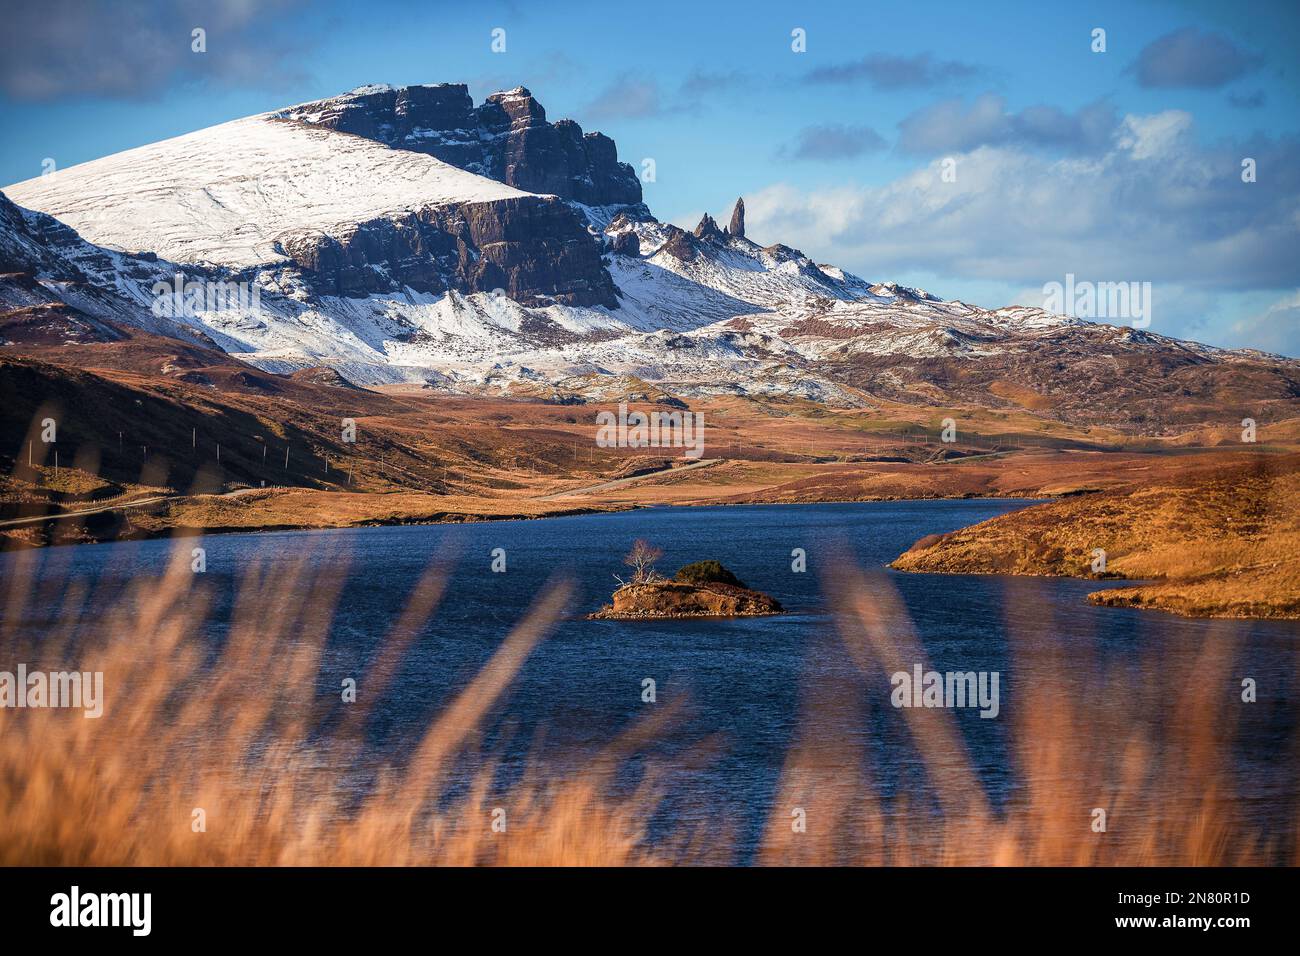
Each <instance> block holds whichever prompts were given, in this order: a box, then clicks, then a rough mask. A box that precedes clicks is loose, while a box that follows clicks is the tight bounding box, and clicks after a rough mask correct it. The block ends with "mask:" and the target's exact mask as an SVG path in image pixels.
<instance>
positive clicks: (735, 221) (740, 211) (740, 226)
mask: <svg viewBox="0 0 1300 956" xmlns="http://www.w3.org/2000/svg"><path fill="white" fill-rule="evenodd" d="M727 232H728V233H729V234H730V235H733V236H744V235H745V200H744V198H743V197H742V198H740V199H737V200H736V208H735V209H733V210H731V225H730V226H728V227H727Z"/></svg>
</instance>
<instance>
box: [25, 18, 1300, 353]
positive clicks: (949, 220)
mask: <svg viewBox="0 0 1300 956" xmlns="http://www.w3.org/2000/svg"><path fill="white" fill-rule="evenodd" d="M1081 6H1082V5H1075V4H1068V5H1066V4H1060V5H1056V4H1041V3H1028V2H1026V3H978V4H975V3H969V2H953V3H887V2H870V3H867V2H851V3H810V4H802V5H799V4H791V3H788V2H785V3H771V2H762V0H757V2H746V3H700V2H693V3H689V2H675V0H656V2H655V3H653V4H645V5H635V4H611V3H609V2H608V0H605V2H592V3H586V2H567V3H566V2H553V3H547V4H544V5H530V4H522V3H520V4H510V3H504V4H494V3H490V2H489V3H476V4H464V3H454V4H453V3H436V2H434V3H428V2H425V3H398V2H371V3H367V4H355V3H317V4H311V3H306V2H290V0H271V2H262V3H253V2H251V0H225V2H216V3H211V2H197V0H180V2H173V3H168V4H161V3H152V2H141V3H134V4H115V5H107V4H105V5H96V4H94V3H86V2H76V0H52V2H46V3H40V4H35V3H33V4H21V3H20V4H19V5H18V6H17V7H15V8H14V9H13V12H12V13H10V14H7V20H8V27H9V29H8V31H7V34H6V36H5V38H4V39H0V125H2V127H3V129H4V130H5V136H4V137H3V140H0V182H3V183H9V182H15V181H19V180H22V179H26V178H29V177H31V176H34V175H38V174H39V173H40V172H41V164H42V162H43V161H44V160H45V159H46V158H50V159H53V160H54V161H55V162H56V163H57V164H58V166H59V167H66V166H69V165H73V164H75V163H78V162H83V161H86V160H89V159H93V158H96V157H98V156H102V155H107V154H109V153H113V152H116V151H119V150H122V149H127V148H130V147H132V146H137V145H141V144H143V143H148V142H152V141H155V140H158V139H163V138H166V137H168V136H173V135H177V134H180V133H184V132H188V131H190V130H194V129H199V128H202V127H204V126H209V125H212V124H214V123H218V122H222V121H224V120H228V119H234V118H237V117H240V116H245V115H248V114H250V113H256V112H262V111H265V110H269V109H273V108H276V107H279V106H283V105H287V104H290V103H295V102H301V101H305V100H310V99H314V98H318V97H322V96H328V95H332V94H335V93H338V92H341V91H344V90H347V89H350V88H353V87H355V86H359V85H362V84H365V83H374V82H384V83H392V84H397V85H400V84H407V83H432V82H442V81H456V82H467V83H469V84H470V90H471V93H473V94H474V96H475V99H476V100H478V99H481V98H482V97H483V96H484V95H485V94H487V93H489V92H492V91H493V90H496V89H500V88H507V87H510V86H514V85H517V84H522V85H525V86H528V87H529V88H530V89H531V90H532V91H533V93H534V94H535V95H536V96H537V97H538V99H539V100H541V102H542V103H543V104H544V105H545V107H546V109H547V113H548V115H549V117H550V118H551V119H558V118H560V117H564V116H568V117H572V118H573V119H576V120H577V121H578V122H579V123H581V124H582V125H583V127H584V128H585V129H588V130H592V129H600V130H602V131H604V132H606V133H608V134H609V135H611V136H613V137H614V139H615V140H616V141H617V143H618V147H619V154H620V157H621V158H623V159H624V160H626V161H628V162H631V163H633V164H634V165H635V166H637V167H638V168H640V164H641V161H642V160H643V159H644V158H647V157H648V158H653V159H654V160H655V167H656V181H655V182H651V183H646V184H645V193H646V201H647V202H648V203H649V205H650V207H651V208H652V209H653V210H654V212H655V213H656V214H657V215H658V216H659V217H660V218H661V219H668V220H671V221H674V222H678V223H680V224H683V225H691V224H693V223H694V221H695V220H696V219H698V217H699V215H700V214H701V213H702V212H705V211H708V212H711V213H713V214H714V215H715V216H719V217H720V216H723V215H725V214H727V213H728V212H729V210H730V206H731V203H732V202H733V201H734V199H735V197H736V196H738V195H744V196H745V197H746V203H747V205H748V206H749V213H750V214H749V219H750V234H751V236H752V237H753V238H755V239H756V240H758V241H760V242H765V243H769V242H785V243H787V244H789V245H794V246H797V247H799V248H801V249H803V250H804V251H806V252H808V253H809V254H810V255H813V256H814V257H815V258H817V259H818V260H820V261H827V262H832V263H835V264H837V265H841V266H843V267H845V268H847V269H850V270H851V271H854V272H857V273H858V274H860V275H863V276H864V277H866V278H870V279H874V280H895V281H901V282H906V283H910V284H918V285H922V286H924V287H926V288H929V289H930V290H931V291H934V292H936V293H938V294H940V295H943V296H944V297H948V298H962V299H965V300H967V301H971V302H975V303H977V304H980V305H984V306H989V307H996V306H999V305H1004V304H1007V303H1010V302H1013V301H1015V302H1024V303H1027V304H1041V298H1042V293H1041V289H1042V286H1043V284H1044V283H1046V282H1050V281H1061V280H1062V279H1063V278H1064V275H1065V274H1066V273H1067V272H1071V273H1074V274H1075V275H1076V276H1077V277H1078V278H1080V279H1093V280H1095V281H1123V280H1132V281H1150V282H1151V283H1152V285H1153V322H1152V326H1151V328H1152V330H1153V331H1157V332H1163V333H1167V334H1173V335H1180V336H1185V337H1192V338H1196V339H1199V340H1201V341H1207V342H1211V343H1213V344H1219V345H1230V346H1252V347H1258V348H1266V349H1271V350H1274V351H1282V352H1285V353H1287V354H1291V355H1297V354H1300V255H1297V253H1296V250H1297V248H1300V242H1298V241H1297V240H1298V239H1300V236H1298V235H1297V233H1298V232H1300V79H1298V76H1297V72H1296V71H1297V66H1296V51H1297V49H1300V6H1298V5H1297V4H1295V3H1293V2H1277V3H1264V2H1238V3H1233V4H1223V3H1218V4H1216V3H1191V2H1188V3H1171V2H1133V0H1124V2H1117V3H1093V4H1089V5H1087V9H1086V10H1084V9H1081V8H1080V7H1081ZM195 26H199V27H203V28H204V29H206V31H207V47H208V49H207V52H206V53H204V54H195V53H192V52H191V50H190V31H191V29H192V28H193V27H195ZM498 27H499V28H502V29H504V30H505V31H506V50H505V52H504V53H494V52H492V49H491V31H492V30H493V29H494V28H498ZM1098 27H1100V28H1102V29H1104V30H1105V31H1106V50H1105V52H1104V53H1094V52H1093V51H1092V50H1091V48H1090V47H1091V44H1092V42H1093V40H1092V31H1093V30H1094V28H1098ZM796 28H799V29H802V30H804V31H806V37H807V41H806V52H802V53H796V52H794V51H793V50H792V49H791V46H792V40H791V31H792V30H794V29H796ZM1244 157H1251V158H1254V159H1255V160H1256V163H1257V180H1256V182H1254V183H1249V184H1247V183H1243V182H1241V178H1240V169H1239V164H1240V161H1241V159H1242V158H1244ZM945 159H947V160H952V163H953V168H955V169H956V171H957V176H956V182H953V183H948V182H943V181H942V180H941V177H940V175H939V173H940V170H941V169H942V163H943V161H944V160H945Z"/></svg>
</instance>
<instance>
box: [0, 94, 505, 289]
mask: <svg viewBox="0 0 1300 956" xmlns="http://www.w3.org/2000/svg"><path fill="white" fill-rule="evenodd" d="M5 193H6V194H7V195H8V196H9V198H10V199H12V200H13V201H14V202H16V203H17V204H18V205H20V206H24V207H26V208H28V209H38V210H40V211H41V212H44V213H47V214H49V215H51V216H54V217H55V218H56V219H58V220H60V221H61V222H64V223H66V224H68V225H69V226H71V227H72V228H74V229H76V230H77V231H78V232H79V233H81V235H82V237H83V238H85V239H87V240H89V241H90V242H93V243H96V244H98V245H101V246H105V247H107V248H110V249H120V250H123V251H126V252H154V253H157V254H158V255H160V256H163V257H165V258H167V259H170V260H172V261H173V262H179V263H186V264H189V263H193V264H209V265H217V266H225V267H228V268H232V269H244V268H248V267H250V266H265V265H269V264H274V263H277V262H283V261H285V260H286V256H285V254H284V249H283V247H284V244H285V242H286V240H291V239H293V238H295V237H298V236H302V235H305V234H309V233H324V234H327V235H335V234H342V233H345V232H346V231H347V230H349V229H350V228H351V227H353V226H355V225H356V224H357V223H361V222H366V221H368V220H372V219H380V218H388V217H393V216H396V215H399V214H402V213H414V212H418V211H419V210H421V209H424V208H427V207H429V206H437V205H444V204H448V203H460V202H483V201H489V200H495V199H507V198H512V197H518V196H523V195H526V194H525V193H522V192H520V191H519V190H517V189H513V188H511V187H510V186H506V185H505V184H503V183H499V182H496V181H495V180H492V179H486V178H484V177H482V176H476V175H474V174H473V173H469V172H466V171H464V170H462V169H457V168H456V167H455V166H449V165H448V164H446V163H444V162H441V161H440V160H437V159H434V158H433V157H432V156H427V155H425V154H424V153H413V152H407V151H405V150H395V149H389V148H388V147H386V146H383V145H380V144H379V143H376V142H374V141H372V140H368V139H363V138H362V137H360V136H350V135H348V134H346V133H337V132H334V131H333V130H328V129H322V128H319V127H315V126H309V125H305V124H300V123H294V122H291V121H286V120H275V119H272V118H271V117H270V115H269V114H266V115H262V116H251V117H248V118H246V119H241V120H235V121H234V122H231V123H222V124H221V125H219V126H213V127H210V128H208V129H202V130H199V131H198V132H195V133H189V134H187V135H185V136H177V137H176V138H174V139H168V140H164V141H162V142H160V143H153V144H151V145H149V146H141V147H139V148H138V149H131V150H127V151H126V152H123V153H116V154H114V155H112V156H106V157H105V158H103V159H97V160H94V161H92V162H89V163H82V164H81V165H79V166H73V167H70V168H68V169H61V170H58V171H57V172H55V173H53V174H52V175H48V176H40V177H37V178H36V179H28V180H26V181H25V182H21V183H15V184H14V185H12V186H8V187H6V188H5Z"/></svg>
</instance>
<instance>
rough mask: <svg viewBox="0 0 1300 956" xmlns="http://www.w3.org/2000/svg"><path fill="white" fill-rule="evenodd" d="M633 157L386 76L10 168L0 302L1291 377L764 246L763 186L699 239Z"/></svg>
mask: <svg viewBox="0 0 1300 956" xmlns="http://www.w3.org/2000/svg"><path fill="white" fill-rule="evenodd" d="M439 124H442V125H439ZM435 152H436V153H438V155H433V153H435ZM440 157H441V158H440ZM456 163H462V164H463V166H457V165H456ZM631 175H632V174H631V170H630V167H627V166H626V164H622V163H619V162H618V161H617V155H616V152H615V151H614V145H613V142H612V140H609V139H608V138H607V137H603V136H601V135H600V134H597V133H586V134H584V133H582V131H581V129H580V128H579V127H577V125H576V124H572V123H569V122H568V121H564V120H561V121H559V122H557V123H554V124H551V123H549V122H547V121H546V119H545V114H544V111H543V110H542V109H541V106H540V104H538V103H536V101H535V100H534V99H533V98H532V96H531V94H528V93H527V91H526V90H523V89H522V88H520V89H516V90H512V91H509V92H507V93H503V94H495V95H494V96H493V97H489V98H488V101H487V102H485V103H484V104H483V105H482V106H479V107H474V106H473V105H472V103H471V101H470V100H469V98H468V94H467V93H466V92H465V90H464V88H463V87H459V86H452V85H439V86H430V87H412V88H404V89H401V90H395V89H392V88H387V87H369V88H363V89H361V90H357V91H353V92H352V93H350V94H345V95H343V96H341V97H335V98H332V99H330V100H325V101H320V102H319V103H316V104H304V105H303V106H301V107H294V108H290V109H289V110H285V111H281V112H280V113H275V114H272V113H268V114H263V115H260V116H254V117H249V118H247V119H243V120H237V121H235V122H231V123H225V124H222V125H220V126H215V127H212V128H210V129H206V130H200V131H198V132H196V133H191V134H188V135H186V136H180V137H177V138H175V139H171V140H166V141H164V142H161V143H155V144H153V145H150V146H145V147H141V148H139V149H134V150H130V151H127V152H124V153H120V154H117V155H114V156H109V157H106V158H104V159H100V160H96V161H94V162H90V163H85V164H83V165H81V166H75V167H71V168H69V169H64V170H60V171H58V172H57V173H55V174H54V175H51V176H47V177H42V178H40V179H33V180H28V181H26V182H23V183H19V184H16V185H15V186H11V187H8V188H7V189H6V190H5V192H6V193H7V194H8V195H9V197H10V198H11V199H12V200H13V201H14V202H15V203H17V204H18V205H20V206H23V207H27V209H28V210H29V211H26V212H24V211H22V210H18V209H16V208H15V207H8V211H7V212H5V209H4V208H3V207H2V206H0V212H4V215H3V216H0V259H3V260H4V261H3V262H0V265H3V266H4V269H2V270H0V271H7V272H8V273H9V275H8V276H6V277H0V310H3V308H4V307H6V306H7V307H9V308H11V309H19V308H21V309H30V308H32V307H34V306H37V305H41V304H42V303H46V302H49V301H54V302H63V303H66V304H68V305H69V306H71V307H73V308H75V309H79V310H81V312H82V313H85V314H86V315H90V316H92V317H94V316H98V317H101V318H106V319H112V320H113V321H117V322H123V323H126V324H135V325H139V326H141V327H143V328H147V329H150V330H151V331H156V332H162V333H163V334H169V335H178V336H182V337H188V338H192V339H195V340H199V341H204V342H212V343H215V344H216V345H217V346H218V347H220V348H222V349H224V350H225V351H227V352H230V353H233V354H237V355H238V356H239V357H240V358H241V359H243V360H245V361H247V362H250V363H252V364H255V365H257V366H259V367H261V368H264V369H266V370H269V371H274V372H292V371H294V370H297V369H301V368H306V367H312V366H321V365H328V366H332V367H334V368H336V369H338V370H339V371H340V372H342V373H343V374H344V375H345V376H346V377H347V378H348V379H349V380H351V381H353V382H357V383H361V384H370V385H377V384H384V383H399V382H410V383H424V384H428V385H430V386H431V387H434V388H439V389H450V390H457V391H463V392H490V393H499V392H518V393H521V394H548V392H547V389H550V390H552V392H554V393H557V394H558V393H564V392H565V391H566V390H571V391H573V392H574V393H575V394H579V395H589V396H599V395H603V394H605V393H606V392H608V390H609V388H612V387H615V384H616V383H619V382H626V381H642V382H649V383H652V384H654V385H657V386H660V387H662V388H664V389H666V390H668V391H671V392H674V393H676V394H679V395H686V396H690V395H698V394H716V393H734V394H748V395H786V396H799V397H803V398H808V399H812V400H816V401H823V402H828V403H834V404H860V403H863V402H866V401H871V400H873V396H874V397H880V396H888V397H894V398H899V400H908V401H912V400H917V395H923V396H925V397H927V400H935V401H938V400H939V398H938V397H936V396H940V397H941V396H943V395H947V396H948V397H950V398H963V397H965V396H967V395H975V396H976V400H979V401H984V402H986V403H988V402H999V401H1004V399H1003V398H1002V397H1001V396H1003V395H1008V394H1013V393H1016V390H1017V389H1020V390H1023V389H1024V388H1026V387H1027V388H1030V389H1031V390H1033V389H1036V390H1038V391H1039V392H1044V393H1046V392H1052V391H1053V390H1058V391H1062V393H1063V394H1064V391H1067V390H1069V389H1073V392H1070V395H1069V396H1066V397H1064V398H1061V399H1060V400H1059V401H1060V403H1061V404H1062V405H1063V406H1070V407H1072V408H1073V404H1072V403H1075V402H1076V397H1077V396H1076V395H1075V393H1078V395H1081V396H1084V397H1083V398H1078V403H1079V404H1078V409H1079V410H1078V411H1072V412H1071V414H1075V415H1076V416H1079V417H1086V415H1087V411H1086V407H1085V404H1083V403H1085V399H1086V395H1087V389H1090V388H1095V387H1104V388H1111V387H1114V388H1119V389H1121V390H1122V389H1123V388H1126V387H1128V382H1127V380H1126V378H1125V376H1130V377H1131V374H1151V375H1157V376H1165V377H1167V378H1170V379H1171V380H1172V379H1173V378H1176V376H1178V375H1185V376H1190V377H1195V376H1200V378H1199V379H1197V381H1196V382H1193V383H1192V384H1190V385H1189V384H1187V383H1181V384H1180V385H1179V387H1180V388H1183V389H1184V390H1187V389H1191V390H1192V391H1195V389H1196V388H1201V387H1202V385H1203V386H1204V388H1205V390H1206V394H1207V395H1208V394H1211V393H1214V390H1215V389H1216V388H1222V382H1221V381H1220V380H1218V379H1216V378H1215V376H1216V374H1217V373H1216V372H1215V369H1222V368H1227V367H1235V365H1238V364H1240V363H1245V362H1250V363H1254V364H1255V365H1257V366H1260V367H1261V368H1262V367H1267V374H1266V375H1265V378H1268V380H1269V381H1270V382H1277V381H1282V380H1283V379H1284V380H1285V381H1288V382H1289V381H1291V379H1292V377H1294V376H1295V374H1296V366H1297V363H1295V362H1292V361H1290V360H1284V359H1280V358H1278V357H1270V356H1260V355H1258V354H1251V355H1247V354H1246V353H1233V352H1226V351H1223V350H1219V349H1213V348H1209V347H1207V346H1200V345H1196V344H1194V343H1186V342H1179V341H1178V340H1174V339H1170V338H1166V337H1163V336H1159V335H1156V334H1153V333H1150V332H1148V331H1144V330H1137V329H1131V328H1115V327H1110V326H1101V325H1097V324H1094V323H1090V322H1085V321H1082V320H1079V319H1073V318H1068V317H1063V316H1057V315H1052V314H1050V313H1046V312H1043V311H1042V310H1039V309H1032V308H1028V307H1021V306H1012V307H1008V308H1004V309H999V310H996V311H989V310H985V309H981V308H979V307H977V306H973V305H970V304H967V303H963V302H959V301H945V300H943V299H941V298H939V297H938V296H935V295H932V294H930V293H928V292H925V291H924V290H920V289H913V288H908V287H905V286H900V285H897V284H894V283H889V282H872V281H868V280H865V279H862V278H859V277H857V276H854V275H852V274H851V273H848V272H845V271H844V270H842V269H839V268H837V267H835V266H831V265H822V264H818V263H816V262H814V261H813V260H812V259H810V258H809V257H807V256H805V255H804V254H803V253H801V252H799V251H798V250H796V249H791V248H789V247H787V246H783V245H780V244H773V245H768V246H763V245H760V244H758V243H756V242H754V241H752V239H751V238H749V237H747V236H746V235H745V232H744V208H743V203H740V202H738V203H737V208H736V209H735V211H734V212H733V213H732V216H731V220H730V224H729V226H728V228H726V229H721V228H719V227H718V225H717V223H716V222H714V220H713V219H712V218H711V217H709V216H705V217H704V219H703V220H702V221H701V222H700V224H699V226H698V227H697V228H696V229H695V230H694V231H693V232H687V231H686V230H683V229H680V228H678V227H676V226H673V225H670V224H667V223H663V222H659V221H658V220H656V219H655V218H654V217H653V215H652V214H651V213H650V211H649V210H648V209H647V208H646V207H645V206H644V205H642V204H641V203H640V201H639V199H640V188H639V184H637V183H636V182H635V178H634V177H633V178H632V181H631V182H629V181H628V177H629V176H631ZM493 177H498V178H500V179H508V180H510V181H513V182H515V183H520V182H525V181H526V182H528V183H542V184H554V185H555V188H556V192H555V193H550V192H547V193H541V192H536V193H534V192H528V191H525V190H524V189H521V188H518V186H517V185H515V186H512V185H507V184H506V183H505V182H504V181H499V179H498V178H493ZM536 188H539V189H540V186H538V187H536ZM561 192H563V193H564V195H563V196H561V195H559V193H561ZM582 196H586V197H588V198H592V197H594V199H593V201H594V202H600V203H603V205H592V204H587V203H584V202H580V201H579V198H577V197H582ZM611 197H616V199H617V201H610V199H611ZM624 200H637V201H624ZM30 210H37V211H38V212H33V211H30ZM42 214H45V215H42ZM50 216H52V217H55V219H57V220H59V222H61V223H64V224H66V226H71V227H72V229H69V228H66V226H63V225H59V222H55V221H54V220H53V219H50V218H49V217H50ZM73 229H75V230H76V232H74V231H73ZM78 232H79V233H80V235H78V234H77V233H78ZM177 272H182V273H183V274H184V278H185V279H186V280H197V281H199V282H219V281H226V280H232V279H233V280H238V281H245V282H251V283H254V284H255V285H256V287H257V289H258V290H259V292H260V302H259V303H258V304H257V305H256V306H255V307H248V306H246V305H243V304H236V305H234V306H230V305H227V306H224V307H221V308H212V309H205V308H202V307H198V308H192V309H188V310H186V311H185V313H184V314H182V315H178V316H176V317H175V318H174V319H166V320H162V319H159V318H158V317H157V316H156V315H154V313H153V310H152V309H151V306H152V304H153V303H154V302H155V301H156V299H157V297H156V296H155V295H154V293H153V289H154V287H155V285H156V284H157V283H159V282H170V281H171V280H172V278H173V277H174V275H175V274H176V273H177ZM1062 356H1069V361H1068V362H1066V361H1064V360H1063V359H1062ZM1126 368H1130V369H1141V370H1142V371H1141V372H1135V373H1130V372H1126V371H1125V369H1126ZM1207 370H1208V371H1207ZM1279 370H1280V371H1279ZM1261 374H1263V373H1261ZM1108 376H1109V378H1108ZM1279 376H1281V378H1279ZM1112 380H1113V381H1115V382H1118V383H1119V384H1118V385H1116V386H1111V385H1107V384H1105V383H1106V382H1108V381H1112ZM1098 382H1100V383H1102V384H1101V385H1097V384H1096V383H1098ZM1008 383H1010V384H1008ZM918 387H919V388H920V389H921V391H919V392H918V391H916V389H917V388H918ZM1279 387H1282V388H1285V387H1289V386H1285V385H1283V386H1279ZM974 389H983V391H978V392H977V391H972V390H974ZM1005 401H1007V402H1011V400H1010V399H1005ZM1143 414H1145V413H1143Z"/></svg>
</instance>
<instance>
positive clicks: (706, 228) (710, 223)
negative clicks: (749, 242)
mask: <svg viewBox="0 0 1300 956" xmlns="http://www.w3.org/2000/svg"><path fill="white" fill-rule="evenodd" d="M725 236H726V233H724V232H723V231H722V230H721V229H719V228H718V224H717V222H716V221H715V220H714V218H713V217H712V216H710V215H709V214H708V213H707V212H706V213H705V214H704V217H703V218H702V219H701V220H700V224H699V225H698V226H696V227H695V237H696V238H697V239H714V240H717V239H722V238H724V237H725Z"/></svg>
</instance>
